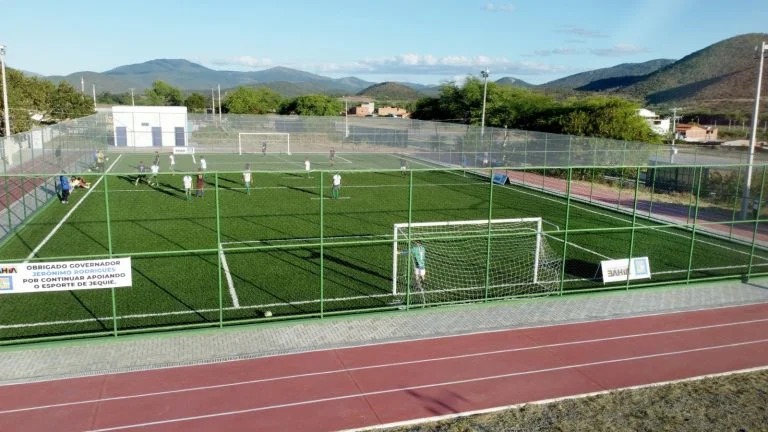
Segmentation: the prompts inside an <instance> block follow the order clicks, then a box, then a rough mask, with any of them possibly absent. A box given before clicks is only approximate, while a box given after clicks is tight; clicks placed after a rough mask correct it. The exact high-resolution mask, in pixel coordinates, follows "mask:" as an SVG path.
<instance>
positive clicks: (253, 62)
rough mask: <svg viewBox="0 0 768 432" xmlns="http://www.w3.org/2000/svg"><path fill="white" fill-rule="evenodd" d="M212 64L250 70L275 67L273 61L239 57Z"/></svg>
mask: <svg viewBox="0 0 768 432" xmlns="http://www.w3.org/2000/svg"><path fill="white" fill-rule="evenodd" d="M211 64H214V65H217V66H239V67H249V68H261V67H271V66H273V65H274V63H273V62H272V60H271V59H268V58H257V57H251V56H238V57H231V58H228V59H219V60H212V61H211Z"/></svg>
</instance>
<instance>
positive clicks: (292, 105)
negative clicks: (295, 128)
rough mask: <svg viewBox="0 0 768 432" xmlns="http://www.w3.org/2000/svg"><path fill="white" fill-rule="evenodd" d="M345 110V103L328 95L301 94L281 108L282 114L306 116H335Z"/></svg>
mask: <svg viewBox="0 0 768 432" xmlns="http://www.w3.org/2000/svg"><path fill="white" fill-rule="evenodd" d="M342 111H344V104H343V103H342V102H341V101H339V100H338V99H337V98H333V97H330V96H326V95H307V96H299V97H297V98H295V99H293V100H291V101H289V102H287V103H286V104H284V105H283V106H282V107H281V108H280V113H281V114H298V115H304V116H335V115H339V113H340V112H342Z"/></svg>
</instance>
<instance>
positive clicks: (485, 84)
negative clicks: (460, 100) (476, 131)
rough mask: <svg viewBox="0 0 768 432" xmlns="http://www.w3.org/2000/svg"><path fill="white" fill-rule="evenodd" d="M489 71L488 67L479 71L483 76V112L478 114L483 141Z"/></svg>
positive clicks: (481, 140) (481, 139)
mask: <svg viewBox="0 0 768 432" xmlns="http://www.w3.org/2000/svg"><path fill="white" fill-rule="evenodd" d="M489 74H490V71H489V70H488V69H486V70H484V71H480V76H482V77H483V113H482V114H481V116H480V142H481V143H482V142H483V139H484V137H485V100H486V98H487V97H488V76H489Z"/></svg>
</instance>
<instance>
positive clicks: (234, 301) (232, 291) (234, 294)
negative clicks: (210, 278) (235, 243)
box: [219, 245, 240, 309]
mask: <svg viewBox="0 0 768 432" xmlns="http://www.w3.org/2000/svg"><path fill="white" fill-rule="evenodd" d="M219 258H220V259H221V269H222V270H224V278H225V279H226V280H227V289H228V291H229V297H230V298H231V299H232V305H233V306H234V307H235V308H236V309H240V299H238V298H237V291H235V281H234V280H232V273H231V272H230V271H229V264H227V255H226V254H225V253H224V249H223V248H221V245H219Z"/></svg>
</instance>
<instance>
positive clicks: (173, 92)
mask: <svg viewBox="0 0 768 432" xmlns="http://www.w3.org/2000/svg"><path fill="white" fill-rule="evenodd" d="M144 95H145V96H146V98H147V102H148V103H149V105H159V106H182V104H183V102H184V99H183V98H182V97H181V90H179V89H177V88H176V87H173V86H171V85H170V84H168V83H166V82H164V81H155V82H153V83H152V88H151V89H147V90H145V91H144Z"/></svg>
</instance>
